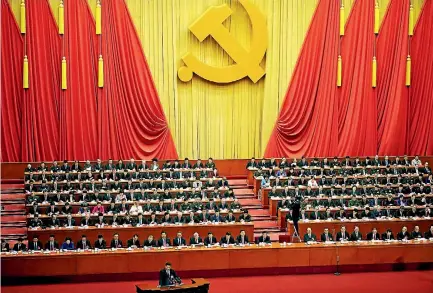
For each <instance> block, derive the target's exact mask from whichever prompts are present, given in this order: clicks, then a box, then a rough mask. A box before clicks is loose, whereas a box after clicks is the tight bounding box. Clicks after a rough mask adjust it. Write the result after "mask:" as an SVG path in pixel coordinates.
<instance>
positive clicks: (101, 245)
mask: <svg viewBox="0 0 433 293" xmlns="http://www.w3.org/2000/svg"><path fill="white" fill-rule="evenodd" d="M96 248H97V249H106V248H107V242H106V241H105V240H104V236H102V235H101V234H99V235H98V239H97V240H96V241H95V249H96Z"/></svg>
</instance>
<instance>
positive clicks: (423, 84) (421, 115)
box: [408, 0, 433, 155]
mask: <svg viewBox="0 0 433 293" xmlns="http://www.w3.org/2000/svg"><path fill="white" fill-rule="evenodd" d="M432 48H433V1H432V0H426V1H425V4H424V7H423V9H422V12H421V15H420V18H419V20H418V23H417V25H416V27H415V32H414V37H413V39H412V41H411V57H412V86H411V88H410V91H409V96H410V98H409V99H410V120H409V137H408V139H409V153H410V154H411V155H418V154H429V155H432V154H433V126H432V125H433V115H432V112H433V55H432V53H431V50H432Z"/></svg>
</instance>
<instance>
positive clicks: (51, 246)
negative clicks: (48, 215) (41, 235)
mask: <svg viewBox="0 0 433 293" xmlns="http://www.w3.org/2000/svg"><path fill="white" fill-rule="evenodd" d="M57 249H59V243H58V242H57V241H56V239H55V238H54V235H50V239H49V240H48V241H47V243H45V250H49V251H53V250H57Z"/></svg>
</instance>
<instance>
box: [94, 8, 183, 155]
mask: <svg viewBox="0 0 433 293" xmlns="http://www.w3.org/2000/svg"><path fill="white" fill-rule="evenodd" d="M102 55H103V58H104V88H103V89H102V90H100V91H99V94H98V115H99V117H98V119H99V142H100V145H99V155H100V156H101V158H103V159H108V158H109V157H113V158H129V157H135V158H153V157H158V158H177V152H176V148H175V145H174V142H173V139H172V136H171V132H170V129H169V128H168V124H167V120H166V118H165V115H164V112H163V109H162V106H161V103H160V100H159V97H158V93H157V91H156V88H155V85H154V83H153V80H152V75H151V73H150V70H149V67H148V65H147V61H146V59H145V56H144V53H143V50H142V47H141V43H140V40H139V38H138V35H137V32H136V30H135V27H134V24H133V22H132V19H131V17H130V15H129V12H128V10H127V7H126V3H125V2H124V1H123V0H122V1H118V0H104V1H103V5H102Z"/></svg>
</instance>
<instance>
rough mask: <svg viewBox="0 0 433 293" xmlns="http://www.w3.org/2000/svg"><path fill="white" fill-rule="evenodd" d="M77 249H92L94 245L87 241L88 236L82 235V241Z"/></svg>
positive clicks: (78, 243) (79, 241)
mask: <svg viewBox="0 0 433 293" xmlns="http://www.w3.org/2000/svg"><path fill="white" fill-rule="evenodd" d="M76 248H77V249H83V250H86V249H92V245H91V244H90V241H89V240H88V239H87V237H86V235H84V234H83V235H81V240H78V241H77V247H76Z"/></svg>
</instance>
